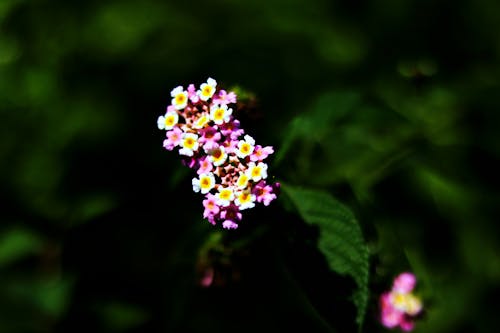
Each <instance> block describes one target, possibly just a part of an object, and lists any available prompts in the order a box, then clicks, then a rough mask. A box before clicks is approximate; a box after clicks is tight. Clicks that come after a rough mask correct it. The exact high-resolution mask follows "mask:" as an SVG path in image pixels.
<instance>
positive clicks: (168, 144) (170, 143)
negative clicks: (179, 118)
mask: <svg viewBox="0 0 500 333" xmlns="http://www.w3.org/2000/svg"><path fill="white" fill-rule="evenodd" d="M182 133H183V132H182V131H181V130H180V129H179V128H178V127H174V128H173V129H171V130H170V131H168V132H167V138H166V139H165V140H164V141H163V147H165V149H167V150H173V149H174V148H175V147H176V146H178V145H179V144H180V142H181V140H182Z"/></svg>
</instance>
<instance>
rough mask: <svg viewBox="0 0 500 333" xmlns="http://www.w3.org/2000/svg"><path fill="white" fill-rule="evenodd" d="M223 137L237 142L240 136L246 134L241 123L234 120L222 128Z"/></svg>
mask: <svg viewBox="0 0 500 333" xmlns="http://www.w3.org/2000/svg"><path fill="white" fill-rule="evenodd" d="M220 132H221V133H222V135H224V136H227V137H229V138H230V139H231V140H237V139H238V138H239V137H240V136H242V135H243V134H245V131H244V130H243V129H241V128H240V121H239V120H238V119H234V118H232V119H231V120H230V121H228V122H227V123H224V124H222V125H221V126H220Z"/></svg>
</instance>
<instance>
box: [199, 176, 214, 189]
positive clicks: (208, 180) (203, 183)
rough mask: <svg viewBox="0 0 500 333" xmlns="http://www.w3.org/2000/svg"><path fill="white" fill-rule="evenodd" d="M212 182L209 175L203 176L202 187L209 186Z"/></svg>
mask: <svg viewBox="0 0 500 333" xmlns="http://www.w3.org/2000/svg"><path fill="white" fill-rule="evenodd" d="M211 184H212V182H211V181H210V178H208V177H203V178H202V179H201V181H200V186H201V187H202V188H209V187H210V185H211Z"/></svg>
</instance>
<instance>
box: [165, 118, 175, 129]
mask: <svg viewBox="0 0 500 333" xmlns="http://www.w3.org/2000/svg"><path fill="white" fill-rule="evenodd" d="M174 125H175V117H174V116H168V117H166V118H165V126H167V127H171V126H174Z"/></svg>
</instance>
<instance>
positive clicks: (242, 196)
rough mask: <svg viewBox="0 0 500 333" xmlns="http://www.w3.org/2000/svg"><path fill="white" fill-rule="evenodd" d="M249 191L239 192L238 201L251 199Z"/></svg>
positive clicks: (243, 201)
mask: <svg viewBox="0 0 500 333" xmlns="http://www.w3.org/2000/svg"><path fill="white" fill-rule="evenodd" d="M251 198H252V197H251V196H250V192H243V193H241V194H240V202H241V203H245V202H249V201H250V200H251Z"/></svg>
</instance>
